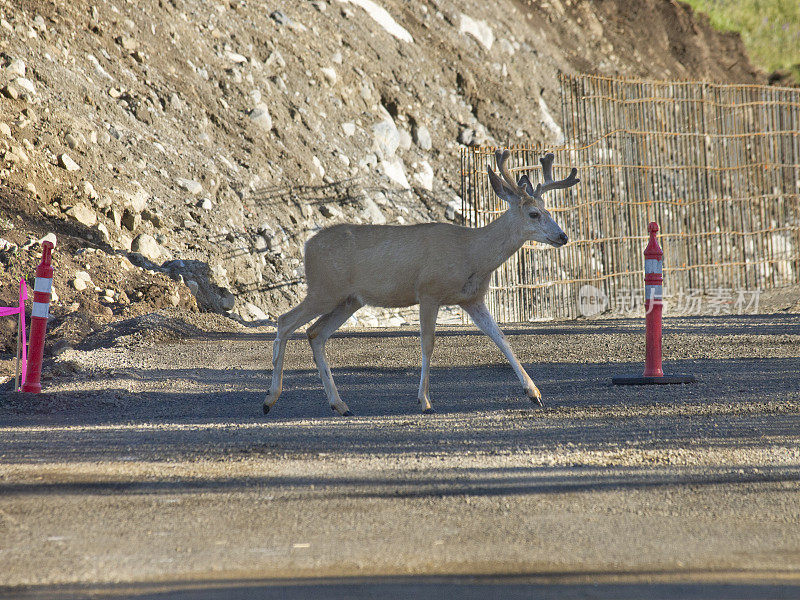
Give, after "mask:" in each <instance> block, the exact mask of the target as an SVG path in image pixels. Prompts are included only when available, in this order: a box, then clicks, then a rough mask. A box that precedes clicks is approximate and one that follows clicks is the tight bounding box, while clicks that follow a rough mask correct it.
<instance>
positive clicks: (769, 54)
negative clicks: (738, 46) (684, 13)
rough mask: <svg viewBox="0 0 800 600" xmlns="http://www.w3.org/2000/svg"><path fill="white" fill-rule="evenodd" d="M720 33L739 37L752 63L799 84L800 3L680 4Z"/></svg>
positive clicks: (728, 0) (736, 0) (729, 0)
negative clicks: (783, 73)
mask: <svg viewBox="0 0 800 600" xmlns="http://www.w3.org/2000/svg"><path fill="white" fill-rule="evenodd" d="M683 1H684V2H686V3H687V4H689V5H690V6H691V7H692V8H694V9H695V10H698V11H701V12H704V13H705V14H707V15H708V16H709V18H710V19H711V24H712V25H713V26H714V27H715V28H716V29H719V30H721V31H736V32H738V33H740V34H741V35H742V40H743V41H744V44H745V46H747V50H748V52H749V53H750V58H751V60H752V61H753V63H754V64H755V65H756V66H758V67H761V68H762V69H765V70H766V71H775V70H778V69H788V70H791V71H793V72H794V76H795V80H797V81H800V0H683Z"/></svg>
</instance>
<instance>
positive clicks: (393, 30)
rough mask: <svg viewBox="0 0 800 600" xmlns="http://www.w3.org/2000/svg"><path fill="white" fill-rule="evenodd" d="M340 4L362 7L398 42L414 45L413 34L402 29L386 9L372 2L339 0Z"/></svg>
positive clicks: (367, 0) (369, 0) (370, 0)
mask: <svg viewBox="0 0 800 600" xmlns="http://www.w3.org/2000/svg"><path fill="white" fill-rule="evenodd" d="M339 2H342V3H347V2H349V3H350V4H355V5H356V6H360V7H361V8H363V9H364V10H365V11H367V14H368V15H369V16H370V17H372V19H373V20H374V21H375V22H376V23H378V25H380V26H381V27H383V28H384V29H385V30H386V31H388V32H389V33H390V34H392V35H393V36H394V37H396V38H397V39H398V40H402V41H404V42H406V43H409V44H412V43H414V38H413V37H411V34H410V33H408V31H407V30H406V29H405V28H404V27H401V26H400V25H399V24H398V23H397V21H395V20H394V19H393V18H392V15H390V14H389V13H388V12H386V10H385V9H384V8H382V7H381V6H379V5H377V4H376V3H375V2H373V1H372V0H339Z"/></svg>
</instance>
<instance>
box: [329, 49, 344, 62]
mask: <svg viewBox="0 0 800 600" xmlns="http://www.w3.org/2000/svg"><path fill="white" fill-rule="evenodd" d="M331 62H333V63H335V64H337V65H340V64H342V53H341V52H339V51H338V50H337V51H336V52H334V53H333V54H332V55H331Z"/></svg>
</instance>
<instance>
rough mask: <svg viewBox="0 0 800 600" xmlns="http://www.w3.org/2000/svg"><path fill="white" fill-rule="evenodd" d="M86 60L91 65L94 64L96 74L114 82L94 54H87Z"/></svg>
mask: <svg viewBox="0 0 800 600" xmlns="http://www.w3.org/2000/svg"><path fill="white" fill-rule="evenodd" d="M86 60H88V61H89V62H90V63H92V66H93V67H94V70H95V73H97V74H98V75H100V77H103V78H104V79H108V80H110V81H114V78H113V77H112V76H111V75H109V74H108V71H106V70H105V69H104V68H103V65H101V64H100V61H99V60H97V57H96V56H94V55H93V54H87V55H86Z"/></svg>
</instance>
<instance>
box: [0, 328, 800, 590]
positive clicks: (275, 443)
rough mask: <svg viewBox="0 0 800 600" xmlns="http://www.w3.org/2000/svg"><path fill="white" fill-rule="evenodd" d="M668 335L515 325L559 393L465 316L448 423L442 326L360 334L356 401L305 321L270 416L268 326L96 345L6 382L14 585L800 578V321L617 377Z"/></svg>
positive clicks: (677, 583)
mask: <svg viewBox="0 0 800 600" xmlns="http://www.w3.org/2000/svg"><path fill="white" fill-rule="evenodd" d="M642 327H643V325H642V321H640V320H624V321H618V320H609V321H589V322H582V323H568V324H559V323H557V324H552V323H548V324H533V325H518V326H506V327H505V331H506V333H507V334H508V336H509V339H510V341H511V344H512V345H513V346H514V348H515V350H516V351H517V353H518V356H519V358H520V360H521V361H522V363H523V364H524V365H525V367H526V368H527V369H528V372H529V373H530V374H531V376H532V377H533V379H534V381H535V382H536V384H537V385H538V387H539V389H540V390H541V391H542V394H543V396H544V403H545V406H544V408H536V407H534V406H532V405H531V404H530V403H529V402H528V401H527V400H526V399H525V397H524V395H523V394H522V390H521V387H520V386H519V384H518V382H517V381H516V379H515V377H514V374H513V372H512V370H511V368H510V367H509V366H508V365H507V363H506V362H505V359H504V358H503V356H502V355H501V354H500V352H499V351H498V350H497V349H496V348H495V347H494V346H493V345H492V344H491V342H490V341H489V340H488V339H487V338H485V337H483V336H481V335H480V334H479V333H478V332H477V331H475V330H474V329H472V328H470V327H457V326H454V327H444V328H440V330H439V335H438V337H437V347H436V350H435V352H434V358H433V368H432V370H431V398H432V401H433V404H434V408H435V410H436V411H437V412H436V414H434V415H426V416H423V415H421V414H419V410H418V407H417V404H416V388H417V384H418V377H419V343H418V338H417V332H416V331H415V330H413V329H393V330H350V331H344V332H342V333H340V334H339V335H338V336H337V337H335V338H333V339H332V340H331V342H330V343H329V345H328V348H329V350H328V352H329V357H330V359H331V363H332V365H333V367H334V368H333V373H334V378H335V379H336V381H337V385H338V386H339V389H340V392H341V394H342V398H343V399H344V400H345V401H346V402H347V403H348V405H349V406H350V408H351V409H352V410H353V412H354V413H356V416H355V417H352V418H342V417H337V416H335V415H333V414H332V413H331V412H330V409H329V408H328V406H327V401H326V400H325V397H324V394H323V392H322V388H321V384H320V382H319V377H318V375H317V373H316V369H315V368H314V366H313V362H312V361H311V356H310V351H309V348H308V344H307V343H306V342H305V340H304V339H301V338H300V337H299V336H298V337H297V339H296V340H292V341H291V342H290V343H289V346H288V351H287V359H286V369H287V370H286V376H285V380H284V390H285V391H284V394H283V396H282V397H281V398H280V400H279V401H278V404H277V405H276V406H275V408H274V409H273V410H272V411H271V412H270V414H269V415H268V416H266V417H265V416H264V415H262V414H261V400H262V398H263V393H264V391H265V390H266V389H267V387H268V386H269V375H270V369H271V360H270V351H271V340H272V339H273V338H274V333H273V330H272V329H270V328H267V327H264V328H249V329H246V328H240V329H237V330H232V331H222V330H216V331H211V332H206V331H203V330H201V329H200V328H197V327H195V325H194V324H192V323H180V324H179V326H175V324H174V323H172V324H166V323H165V322H164V321H163V320H158V319H155V320H150V321H147V320H144V321H141V322H139V323H138V327H137V326H134V325H130V326H129V327H128V329H125V328H120V329H116V330H113V331H110V332H106V333H105V334H104V335H105V337H104V336H103V335H99V336H95V337H94V338H93V340H89V341H88V342H87V343H86V344H85V345H84V346H83V347H82V348H80V349H74V350H68V351H67V352H65V353H63V354H62V355H60V356H59V358H58V362H57V364H56V366H55V372H56V373H57V375H58V376H57V377H55V378H54V379H52V380H50V381H47V382H45V388H46V389H47V390H48V393H45V394H42V395H40V396H36V397H21V396H14V395H11V394H6V395H4V396H0V562H2V564H3V568H2V569H0V585H4V586H6V587H5V588H3V589H2V590H0V597H36V598H56V597H58V598H69V597H84V596H85V597H97V596H100V595H114V596H126V597H136V598H178V597H189V596H191V597H201V598H212V597H225V598H255V597H258V598H272V597H275V598H279V597H280V598H305V597H309V596H311V595H317V596H319V595H323V596H325V597H337V598H338V597H341V598H345V597H347V598H373V597H382V598H384V597H408V596H414V597H421V598H424V597H442V596H443V595H458V596H459V597H464V598H473V597H474V598H484V597H490V596H498V597H505V598H517V597H520V598H522V597H531V595H532V594H533V595H535V596H537V597H541V598H602V597H609V596H613V597H615V598H637V597H642V596H645V595H646V596H648V597H652V598H662V597H663V598H670V597H675V596H681V597H689V598H709V597H711V598H784V597H785V598H788V597H798V596H800V494H798V492H800V444H799V443H798V442H800V433H799V432H800V386H799V385H798V383H799V382H800V378H799V377H798V373H797V370H798V365H800V362H798V358H800V316H799V315H788V314H787V315H772V316H742V317H730V316H727V317H697V318H683V319H669V320H667V321H666V322H665V332H666V333H665V339H664V354H665V357H666V359H667V360H665V372H671V373H691V374H694V375H695V376H696V377H697V379H698V382H697V383H696V384H694V385H681V386H657V387H615V386H612V385H611V377H612V376H614V375H619V374H626V373H636V372H638V371H640V370H641V358H642V356H643V334H642ZM161 329H163V330H164V331H163V332H162V333H163V335H159V330H161ZM175 337H177V338H179V339H173V340H172V341H164V339H169V338H175ZM159 340H160V341H159ZM201 588H202V589H201ZM215 594H216V595H215Z"/></svg>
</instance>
